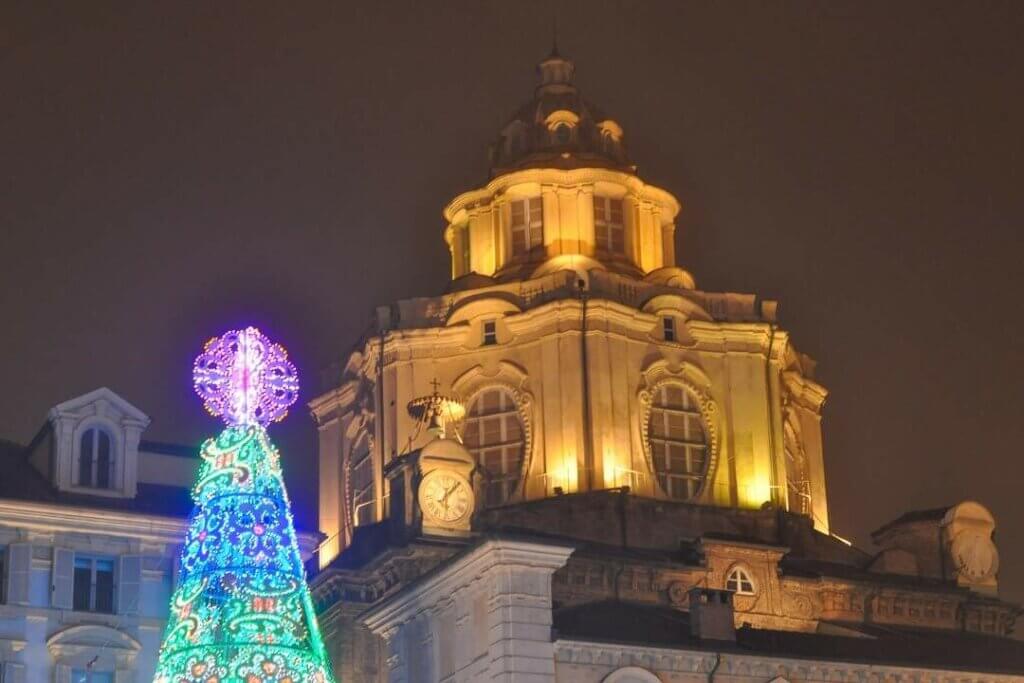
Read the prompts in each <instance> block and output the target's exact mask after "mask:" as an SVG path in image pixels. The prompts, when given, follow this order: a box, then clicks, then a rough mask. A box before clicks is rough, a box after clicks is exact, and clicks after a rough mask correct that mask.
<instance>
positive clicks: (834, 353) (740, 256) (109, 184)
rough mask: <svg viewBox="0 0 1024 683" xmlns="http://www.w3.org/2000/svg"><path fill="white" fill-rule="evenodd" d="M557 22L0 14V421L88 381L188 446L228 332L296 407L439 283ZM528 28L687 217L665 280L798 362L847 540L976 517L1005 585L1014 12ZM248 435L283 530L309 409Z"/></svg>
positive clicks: (30, 425)
mask: <svg viewBox="0 0 1024 683" xmlns="http://www.w3.org/2000/svg"><path fill="white" fill-rule="evenodd" d="M139 5H146V7H140V6H139ZM552 6H553V5H552V4H551V3H546V2H502V3H498V2H476V1H474V2H421V3H412V2H408V3H393V2H389V3H359V4H356V3H352V2H348V3H339V2H329V3H314V2H303V3H294V4H293V3H248V2H247V3H237V4H235V3H228V2H217V3H209V2H202V3H189V2H174V3H168V2H165V3H123V4H107V3H102V2H89V3H74V2H68V3H65V4H63V5H59V4H55V5H51V4H49V3H45V2H32V1H29V2H4V3H0V254H2V256H3V260H2V267H0V311H2V332H0V350H2V351H3V355H2V357H0V372H2V376H3V386H4V391H3V392H0V435H3V436H6V437H8V438H11V439H15V440H19V441H22V442H26V441H28V440H29V439H30V438H31V437H32V435H33V434H34V433H35V431H36V430H37V429H38V428H39V427H40V425H41V424H42V423H43V421H44V420H45V415H46V411H47V410H48V409H49V407H50V406H52V405H54V404H56V403H58V402H60V401H63V400H66V399H68V398H71V397H73V396H76V395H79V394H81V393H84V392H86V391H89V390H92V389H94V388H96V387H98V386H108V387H110V388H111V389H113V390H114V391H116V392H118V393H119V394H121V395H122V396H124V397H125V398H127V399H128V400H129V401H131V402H133V403H134V404H135V405H137V406H138V407H140V408H141V409H142V410H144V411H145V412H146V413H148V414H149V415H150V416H151V417H152V418H153V422H152V425H151V426H150V428H149V430H148V431H147V432H146V434H145V437H146V438H151V439H160V440H167V441H173V442H180V443H189V444H198V443H199V441H200V440H201V439H202V438H205V437H206V436H210V435H212V434H213V433H215V432H216V431H217V429H218V425H217V423H216V422H215V421H214V420H212V419H211V418H209V417H208V416H207V415H206V414H205V413H204V412H203V410H202V408H201V405H200V402H199V401H198V399H197V398H195V397H194V395H193V394H192V392H191V386H190V382H191V379H190V370H191V362H192V359H193V357H194V356H195V355H196V354H197V352H198V351H199V349H200V346H201V344H202V342H203V341H204V340H205V339H206V338H208V337H210V336H212V335H214V334H219V333H221V332H223V331H224V330H225V329H228V328H229V327H230V326H234V325H240V324H244V323H249V322H253V323H256V324H258V325H260V326H262V327H263V328H264V330H265V331H266V332H268V333H269V334H270V335H272V336H274V337H275V338H277V339H278V340H280V341H281V342H282V343H284V344H285V345H286V346H287V347H288V348H289V350H290V351H291V353H292V356H293V357H294V359H295V361H296V362H297V364H298V365H299V369H300V372H301V373H302V377H303V378H304V382H305V391H304V396H303V397H302V400H303V401H305V400H309V399H310V398H312V397H313V396H314V395H315V394H316V392H317V391H318V390H319V389H320V386H319V379H318V377H319V375H320V371H321V370H322V369H323V368H324V367H325V366H327V365H328V364H330V363H331V362H333V361H337V360H339V359H341V358H342V357H343V356H344V355H345V354H346V352H347V350H348V349H349V348H350V346H351V345H352V344H353V343H354V342H355V341H356V339H357V337H358V335H359V334H360V333H361V332H362V331H363V330H364V329H365V327H366V325H367V323H368V322H369V319H370V315H371V312H372V310H373V307H374V306H376V305H378V304H385V303H389V302H391V301H393V300H395V299H399V298H403V297H409V296H420V295H430V294H435V293H439V292H440V291H442V290H443V288H444V287H445V285H446V283H447V279H448V260H447V252H446V249H445V246H444V243H443V241H442V238H441V234H442V230H443V228H444V224H443V220H442V218H441V215H440V211H441V208H442V207H443V206H444V205H445V203H447V202H448V200H449V199H451V198H452V197H454V196H455V195H456V194H458V193H460V192H462V191H464V190H467V189H470V188H472V187H476V186H478V185H480V184H482V183H483V181H484V180H485V177H486V163H485V148H486V145H487V144H488V143H489V142H490V141H491V140H492V139H493V138H494V136H495V135H496V134H497V131H498V130H499V129H500V128H501V127H502V125H503V124H504V123H505V122H506V120H507V117H509V116H510V115H511V114H512V112H513V111H514V110H515V109H516V108H518V106H519V105H520V104H521V103H522V102H524V101H525V100H526V99H527V98H528V97H529V96H530V94H531V92H532V88H533V85H534V70H533V69H534V64H535V63H536V62H537V61H539V60H540V59H541V58H542V57H543V56H545V55H546V54H547V52H548V50H549V49H550V45H551V25H552V17H553V14H554V10H552ZM557 12H558V16H559V34H560V38H559V42H560V47H561V48H562V52H563V53H564V54H567V55H568V56H570V57H571V58H572V59H573V60H574V61H575V62H576V65H577V84H578V85H579V86H580V87H581V89H582V90H583V92H584V94H585V95H586V96H587V97H588V98H589V99H591V100H592V101H594V102H596V103H597V104H598V105H599V106H601V107H602V108H603V109H605V111H607V112H608V114H609V115H610V116H612V117H613V118H615V119H616V120H618V121H619V122H620V123H621V124H622V125H623V127H624V128H625V131H626V143H627V145H628V146H629V149H630V151H631V154H632V157H633V159H634V161H636V162H637V163H638V164H639V166H640V173H641V175H642V177H643V178H644V179H646V180H647V181H649V182H652V183H654V184H656V185H659V186H661V187H664V188H666V189H668V190H669V191H671V192H672V193H674V194H675V195H677V196H678V197H679V198H680V200H681V201H682V203H683V212H682V214H681V216H680V219H679V228H680V229H679V231H678V235H679V246H678V248H677V253H678V255H679V261H680V265H682V266H683V267H686V268H688V269H690V270H691V271H692V272H693V273H694V275H695V276H696V278H697V284H698V286H699V287H700V288H702V289H706V290H711V291H722V290H726V291H739V292H756V293H759V294H761V295H763V296H764V297H767V298H773V299H778V300H779V301H780V302H781V305H780V316H781V320H782V323H783V325H784V326H785V327H786V328H787V329H789V330H790V331H791V332H792V333H793V336H794V339H795V340H796V343H797V345H798V348H800V349H801V350H802V351H804V352H806V353H808V354H810V355H811V356H813V357H815V358H816V359H818V360H819V361H820V365H819V377H818V378H819V380H820V381H821V382H822V383H823V384H824V385H825V386H826V387H828V389H829V390H830V396H829V399H828V401H827V403H826V406H825V420H824V431H825V459H826V466H827V468H828V484H829V494H830V509H831V517H832V523H833V526H834V529H835V530H836V531H837V532H838V533H840V534H842V535H844V536H847V537H851V538H853V539H855V540H856V541H857V542H858V544H860V545H862V546H865V547H870V539H869V532H870V531H871V530H872V529H874V528H876V527H878V526H879V525H881V524H882V523H883V522H885V521H887V520H889V519H891V518H893V517H895V516H897V515H898V514H900V513H902V512H904V511H907V510H910V509H919V508H928V507H936V506H942V505H948V504H952V503H955V502H957V501H959V500H962V499H964V498H974V499H977V500H979V501H981V502H982V503H984V504H985V505H987V506H989V507H990V509H991V510H992V511H993V513H994V514H995V516H996V519H997V522H998V524H999V526H998V528H997V532H996V543H997V545H998V546H999V549H1000V551H1001V555H1002V571H1001V577H1000V578H1001V581H1000V583H1001V585H1002V587H1003V596H1004V597H1006V598H1009V599H1013V600H1024V515H1022V512H1024V504H1022V502H1021V501H1022V498H1024V490H1022V486H1021V484H1022V482H1024V453H1022V448H1021V446H1022V444H1024V415H1022V412H1024V396H1022V394H1024V390H1022V387H1024V366H1022V362H1021V361H1022V357H1021V355H1022V354H1021V350H1020V349H1021V342H1020V337H1021V333H1022V332H1024V304H1022V295H1021V290H1022V286H1024V268H1022V266H1021V247H1022V239H1021V237H1020V236H1019V234H1018V231H1019V230H1020V228H1021V225H1022V217H1024V193H1022V191H1021V188H1022V186H1024V177H1022V173H1021V163H1022V162H1024V135H1022V132H1021V129H1022V126H1024V95H1022V88H1021V74H1022V73H1024V41H1022V40H1021V39H1020V36H1021V35H1022V34H1024V3H1020V2H1004V3H996V2H976V3H969V2H960V3H940V2H934V1H933V2H924V3H912V2H899V3H892V2H821V3H810V2H772V3H768V2H751V3H745V2H716V3H711V2H680V1H678V0H673V1H671V2H602V3H599V2H579V3H574V2H562V3H560V4H559V5H558V9H557ZM272 434H273V435H276V439H277V441H278V443H279V444H280V445H281V447H282V450H283V453H284V458H285V468H286V472H287V474H288V481H289V486H290V487H291V490H292V497H293V499H295V504H296V508H297V513H298V517H299V523H300V525H305V526H311V525H312V524H313V523H314V522H313V515H314V514H315V509H316V508H315V501H314V498H313V495H312V492H313V491H314V490H315V488H314V485H313V482H314V480H315V467H314V458H313V454H314V450H313V449H314V436H315V431H314V428H313V425H312V421H311V419H310V418H309V416H308V412H307V410H306V409H305V408H303V407H301V406H300V407H299V409H298V410H295V411H294V412H293V414H292V416H291V417H290V418H289V420H288V421H287V422H286V423H284V424H283V425H280V426H277V427H275V428H273V429H272ZM0 476H2V473H0Z"/></svg>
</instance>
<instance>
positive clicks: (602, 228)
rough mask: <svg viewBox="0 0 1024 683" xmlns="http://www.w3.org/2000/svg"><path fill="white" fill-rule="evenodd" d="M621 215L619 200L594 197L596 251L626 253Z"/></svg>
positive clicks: (624, 229)
mask: <svg viewBox="0 0 1024 683" xmlns="http://www.w3.org/2000/svg"><path fill="white" fill-rule="evenodd" d="M622 215H623V214H622V200H621V199H612V198H611V197H594V241H595V244H596V246H597V250H598V251H603V252H607V253H610V254H624V253H626V226H625V223H624V221H623V218H622Z"/></svg>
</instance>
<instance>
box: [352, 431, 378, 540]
mask: <svg viewBox="0 0 1024 683" xmlns="http://www.w3.org/2000/svg"><path fill="white" fill-rule="evenodd" d="M349 462H350V465H349V476H350V477H351V482H350V484H351V487H352V520H353V523H354V525H355V526H363V525H365V524H373V523H374V522H375V521H377V511H376V509H375V508H376V506H375V505H374V501H375V500H376V498H375V496H374V487H373V484H374V482H373V452H372V450H371V449H370V439H369V438H368V437H367V436H366V435H365V434H364V435H362V436H360V437H359V438H358V439H357V440H356V445H355V446H353V447H352V451H351V453H350V455H349Z"/></svg>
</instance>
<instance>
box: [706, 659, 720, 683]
mask: <svg viewBox="0 0 1024 683" xmlns="http://www.w3.org/2000/svg"><path fill="white" fill-rule="evenodd" d="M721 663H722V653H721V652H716V653H715V665H714V666H713V667H711V671H709V672H708V683H715V673H716V672H717V671H718V666H719V665H720V664H721Z"/></svg>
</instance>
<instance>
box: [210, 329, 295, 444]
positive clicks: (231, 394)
mask: <svg viewBox="0 0 1024 683" xmlns="http://www.w3.org/2000/svg"><path fill="white" fill-rule="evenodd" d="M192 379H193V381H194V383H195V389H196V393H197V394H199V396H200V398H202V399H203V405H204V406H205V407H206V409H207V410H208V411H209V412H210V414H211V415H219V416H220V417H222V418H224V421H225V422H227V423H228V424H229V425H232V426H238V425H252V424H259V425H263V426H266V425H268V424H270V423H271V422H277V421H279V420H282V419H284V416H285V415H287V414H288V407H289V406H290V405H291V404H292V403H295V399H296V398H298V394H299V376H298V373H297V372H296V371H295V366H294V365H292V364H291V363H290V362H289V361H288V352H287V351H285V350H284V347H283V346H281V345H280V344H274V343H271V341H270V340H269V339H267V338H266V337H265V336H263V333H262V332H260V331H259V330H258V329H256V328H255V327H247V328H245V329H244V330H232V331H230V332H226V333H225V334H222V335H221V336H219V337H214V338H213V339H211V340H210V341H208V342H206V346H205V347H203V352H202V353H201V354H200V355H199V357H198V358H196V362H195V365H194V366H193V368H192Z"/></svg>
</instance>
